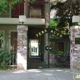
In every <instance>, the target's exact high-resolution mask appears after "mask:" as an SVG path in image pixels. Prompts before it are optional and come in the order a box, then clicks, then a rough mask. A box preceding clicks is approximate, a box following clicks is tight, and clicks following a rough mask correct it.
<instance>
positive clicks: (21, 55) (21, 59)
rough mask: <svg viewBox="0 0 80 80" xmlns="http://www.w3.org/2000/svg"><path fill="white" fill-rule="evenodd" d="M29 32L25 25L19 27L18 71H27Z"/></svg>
mask: <svg viewBox="0 0 80 80" xmlns="http://www.w3.org/2000/svg"><path fill="white" fill-rule="evenodd" d="M27 31H28V27H27V26H25V25H18V26H17V69H19V70H26V69H27Z"/></svg>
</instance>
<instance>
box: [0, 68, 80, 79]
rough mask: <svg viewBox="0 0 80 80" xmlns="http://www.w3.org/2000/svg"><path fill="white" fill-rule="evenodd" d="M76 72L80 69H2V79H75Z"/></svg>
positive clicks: (0, 73)
mask: <svg viewBox="0 0 80 80" xmlns="http://www.w3.org/2000/svg"><path fill="white" fill-rule="evenodd" d="M74 73H80V70H77V71H76V70H73V71H72V70H70V69H30V70H27V71H22V70H21V71H17V70H16V71H0V80H74V79H73V74H74ZM76 80H80V79H76Z"/></svg>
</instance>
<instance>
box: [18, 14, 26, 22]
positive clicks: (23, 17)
mask: <svg viewBox="0 0 80 80" xmlns="http://www.w3.org/2000/svg"><path fill="white" fill-rule="evenodd" d="M25 21H26V16H25V15H19V23H22V24H23V23H24V22H25Z"/></svg>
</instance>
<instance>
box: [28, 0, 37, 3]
mask: <svg viewBox="0 0 80 80" xmlns="http://www.w3.org/2000/svg"><path fill="white" fill-rule="evenodd" d="M35 1H36V0H28V2H30V3H34V2H35Z"/></svg>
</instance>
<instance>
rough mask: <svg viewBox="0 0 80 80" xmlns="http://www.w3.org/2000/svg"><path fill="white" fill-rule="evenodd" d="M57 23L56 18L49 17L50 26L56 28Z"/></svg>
mask: <svg viewBox="0 0 80 80" xmlns="http://www.w3.org/2000/svg"><path fill="white" fill-rule="evenodd" d="M57 25H58V20H54V19H50V27H51V28H56V27H57Z"/></svg>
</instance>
